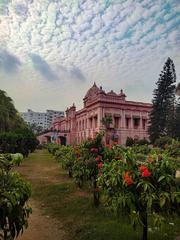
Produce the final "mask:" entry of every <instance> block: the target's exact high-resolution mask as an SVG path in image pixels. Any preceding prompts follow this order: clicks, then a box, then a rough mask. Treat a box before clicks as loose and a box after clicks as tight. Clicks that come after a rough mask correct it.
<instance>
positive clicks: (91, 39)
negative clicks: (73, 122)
mask: <svg viewBox="0 0 180 240" xmlns="http://www.w3.org/2000/svg"><path fill="white" fill-rule="evenodd" d="M179 34H180V3H179V1H178V0H0V89H3V90H5V91H7V93H8V95H9V96H11V97H12V98H13V100H14V103H15V106H16V108H17V109H18V110H19V111H25V110H26V109H27V108H31V109H33V110H36V111H44V110H45V109H57V110H65V109H66V107H67V106H69V105H71V104H72V103H73V102H75V104H76V106H77V108H78V109H79V108H80V107H81V106H82V98H83V97H84V95H85V93H86V91H87V90H88V88H89V87H90V86H91V85H92V84H93V82H94V81H95V82H96V83H97V85H98V86H99V85H102V87H103V89H105V90H108V91H109V90H111V89H113V90H114V91H116V92H119V91H120V89H121V88H123V89H124V91H125V93H126V95H127V99H128V100H136V101H145V102H150V101H151V99H152V91H153V89H154V88H155V82H156V81H157V80H158V75H159V73H160V71H161V70H162V68H163V65H164V62H165V61H166V59H167V57H168V56H169V57H171V58H172V59H173V61H174V64H175V68H176V73H177V80H180V35H179Z"/></svg>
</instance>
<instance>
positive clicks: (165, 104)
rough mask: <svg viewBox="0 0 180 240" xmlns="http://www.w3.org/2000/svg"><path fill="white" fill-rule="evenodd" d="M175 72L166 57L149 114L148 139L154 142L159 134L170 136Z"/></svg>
mask: <svg viewBox="0 0 180 240" xmlns="http://www.w3.org/2000/svg"><path fill="white" fill-rule="evenodd" d="M175 82H176V73H175V67H174V63H173V61H172V60H171V59H170V58H168V59H167V61H166V62H165V64H164V67H163V70H162V71H161V74H160V76H159V80H158V81H157V83H156V85H157V89H155V90H154V93H153V95H154V98H153V100H152V103H153V109H152V112H151V114H150V127H149V134H150V139H151V141H152V142H154V141H155V140H156V139H157V138H159V137H161V136H166V135H170V136H172V121H174V115H175V114H174V112H175V111H174V103H175Z"/></svg>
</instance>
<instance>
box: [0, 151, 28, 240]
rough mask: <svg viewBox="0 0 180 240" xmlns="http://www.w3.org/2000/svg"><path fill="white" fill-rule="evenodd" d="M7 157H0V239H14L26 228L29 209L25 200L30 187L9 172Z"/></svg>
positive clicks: (9, 165) (9, 166) (15, 174)
mask: <svg viewBox="0 0 180 240" xmlns="http://www.w3.org/2000/svg"><path fill="white" fill-rule="evenodd" d="M11 166H12V165H11V163H10V162H9V159H8V157H6V156H2V155H1V156H0V237H1V239H4V240H8V239H9V240H12V239H15V238H16V237H17V236H18V235H19V234H20V233H21V232H23V229H24V228H26V227H27V225H28V222H27V219H28V216H29V214H30V213H31V208H29V207H28V205H27V200H28V199H29V197H30V195H31V187H30V185H29V183H28V182H26V181H25V180H23V179H22V178H21V176H20V175H19V174H18V173H16V172H11Z"/></svg>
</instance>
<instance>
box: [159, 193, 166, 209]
mask: <svg viewBox="0 0 180 240" xmlns="http://www.w3.org/2000/svg"><path fill="white" fill-rule="evenodd" d="M165 202H166V198H165V197H164V196H162V197H161V198H160V207H161V208H162V207H163V206H164V204H165Z"/></svg>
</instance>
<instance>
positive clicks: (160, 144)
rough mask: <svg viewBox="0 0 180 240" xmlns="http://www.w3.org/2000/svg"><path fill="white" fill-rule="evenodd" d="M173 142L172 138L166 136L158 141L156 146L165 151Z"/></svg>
mask: <svg viewBox="0 0 180 240" xmlns="http://www.w3.org/2000/svg"><path fill="white" fill-rule="evenodd" d="M172 142H173V139H172V138H171V137H168V136H164V137H161V138H158V139H156V141H155V146H157V147H159V148H162V149H165V148H166V146H167V145H170V144H172Z"/></svg>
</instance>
